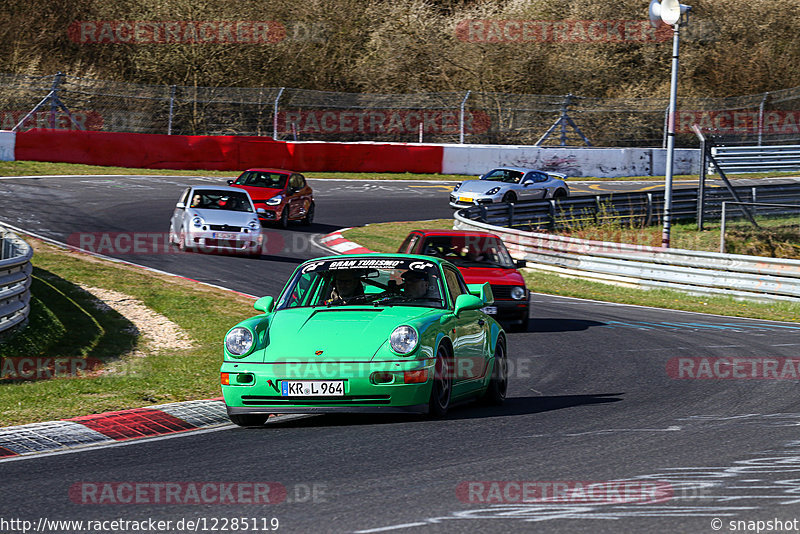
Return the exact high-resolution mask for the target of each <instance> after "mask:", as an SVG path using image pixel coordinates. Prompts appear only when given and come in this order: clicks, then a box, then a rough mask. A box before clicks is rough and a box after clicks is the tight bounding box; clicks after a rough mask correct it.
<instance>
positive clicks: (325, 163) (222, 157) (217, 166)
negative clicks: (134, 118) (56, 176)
mask: <svg viewBox="0 0 800 534" xmlns="http://www.w3.org/2000/svg"><path fill="white" fill-rule="evenodd" d="M442 154H443V148H442V147H441V146H435V145H405V144H399V143H396V144H388V143H386V144H380V143H323V142H320V143H316V142H311V143H292V142H283V141H273V140H272V139H270V138H264V137H248V136H200V135H153V134H131V133H116V132H83V131H64V130H29V131H27V132H18V133H17V141H16V151H15V159H17V160H20V161H51V162H63V163H84V164H87V165H103V166H115V167H139V168H149V169H209V170H242V169H246V168H249V167H277V168H284V169H291V170H296V171H300V172H307V171H328V172H335V171H339V172H417V173H440V172H441V170H442Z"/></svg>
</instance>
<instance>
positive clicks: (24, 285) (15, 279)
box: [0, 227, 33, 335]
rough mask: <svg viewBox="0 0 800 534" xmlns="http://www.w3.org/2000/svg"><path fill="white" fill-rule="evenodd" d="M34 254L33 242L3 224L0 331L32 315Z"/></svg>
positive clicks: (0, 273) (0, 265) (0, 332)
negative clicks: (32, 260) (29, 242)
mask: <svg viewBox="0 0 800 534" xmlns="http://www.w3.org/2000/svg"><path fill="white" fill-rule="evenodd" d="M32 257H33V249H32V248H31V247H30V245H28V244H27V243H26V242H25V241H23V240H22V239H20V238H19V237H17V236H16V235H15V234H13V233H11V232H7V231H5V230H4V229H3V228H2V227H0V335H1V334H3V333H5V332H7V331H9V330H11V329H12V328H14V327H16V326H18V325H21V324H23V323H24V322H25V321H27V319H28V313H29V311H30V298H31V296H30V287H31V273H32V272H33V266H32V265H31V258H32Z"/></svg>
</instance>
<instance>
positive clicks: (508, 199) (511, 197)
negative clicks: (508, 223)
mask: <svg viewBox="0 0 800 534" xmlns="http://www.w3.org/2000/svg"><path fill="white" fill-rule="evenodd" d="M516 201H517V195H515V194H514V193H513V192H511V191H509V192H508V193H506V194H505V195H503V202H506V203H510V202H516Z"/></svg>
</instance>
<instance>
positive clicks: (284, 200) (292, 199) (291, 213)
mask: <svg viewBox="0 0 800 534" xmlns="http://www.w3.org/2000/svg"><path fill="white" fill-rule="evenodd" d="M228 183H229V184H230V185H231V186H233V187H238V188H240V189H244V190H245V191H247V192H248V193H249V194H250V198H252V199H253V205H255V207H256V212H257V213H258V220H259V221H261V223H262V224H263V223H278V224H280V225H281V226H282V227H283V228H286V227H287V226H289V221H301V222H302V223H303V224H311V222H312V221H313V220H314V195H313V191H311V187H310V186H309V185H308V183H306V178H305V176H303V175H302V174H300V173H299V172H292V171H285V170H282V169H248V170H246V171H244V172H243V173H242V174H241V175H240V176H239V177H238V178H237V179H236V180H228Z"/></svg>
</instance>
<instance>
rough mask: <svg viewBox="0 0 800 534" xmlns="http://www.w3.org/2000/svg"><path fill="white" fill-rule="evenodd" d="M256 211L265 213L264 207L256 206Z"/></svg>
mask: <svg viewBox="0 0 800 534" xmlns="http://www.w3.org/2000/svg"><path fill="white" fill-rule="evenodd" d="M256 213H267V210H266V209H265V208H256Z"/></svg>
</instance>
